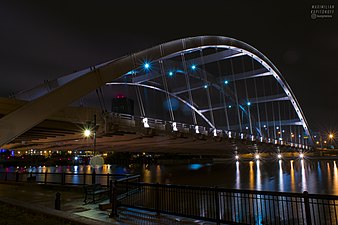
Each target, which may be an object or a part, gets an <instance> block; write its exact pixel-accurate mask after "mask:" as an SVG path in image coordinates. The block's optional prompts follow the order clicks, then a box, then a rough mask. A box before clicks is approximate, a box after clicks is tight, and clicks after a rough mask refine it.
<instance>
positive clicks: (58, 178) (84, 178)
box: [0, 171, 140, 187]
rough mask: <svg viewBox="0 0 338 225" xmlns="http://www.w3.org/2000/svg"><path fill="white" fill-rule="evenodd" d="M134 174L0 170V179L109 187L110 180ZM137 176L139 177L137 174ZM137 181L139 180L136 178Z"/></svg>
mask: <svg viewBox="0 0 338 225" xmlns="http://www.w3.org/2000/svg"><path fill="white" fill-rule="evenodd" d="M130 176H134V175H132V174H110V173H106V174H100V173H95V171H93V173H73V172H62V173H56V172H6V171H4V172H0V181H1V180H2V181H15V182H36V183H44V184H60V185H86V184H101V185H102V186H106V187H109V186H110V182H111V181H115V180H119V179H121V178H126V177H130ZM138 177H140V176H139V175H138ZM138 181H140V180H139V179H138Z"/></svg>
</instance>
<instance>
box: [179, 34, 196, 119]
mask: <svg viewBox="0 0 338 225" xmlns="http://www.w3.org/2000/svg"><path fill="white" fill-rule="evenodd" d="M182 45H183V49H185V39H182ZM181 60H182V65H183V71H184V74H185V76H184V77H185V82H186V84H187V88H188V95H189V103H190V105H194V102H193V99H192V94H191V86H190V80H189V75H188V69H187V63H186V61H185V56H184V53H183V52H182V53H181ZM191 111H192V119H193V123H194V125H197V120H196V114H195V110H191Z"/></svg>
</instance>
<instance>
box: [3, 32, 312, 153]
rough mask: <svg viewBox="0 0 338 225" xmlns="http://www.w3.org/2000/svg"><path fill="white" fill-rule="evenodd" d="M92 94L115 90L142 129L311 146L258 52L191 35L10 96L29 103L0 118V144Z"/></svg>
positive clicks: (292, 104) (294, 107) (282, 84)
mask: <svg viewBox="0 0 338 225" xmlns="http://www.w3.org/2000/svg"><path fill="white" fill-rule="evenodd" d="M95 92H96V94H98V93H101V98H100V104H101V107H103V105H105V104H106V103H107V102H108V103H109V99H110V100H111V98H113V97H115V96H117V95H118V96H120V97H127V98H130V99H133V100H134V102H135V103H136V104H135V114H136V115H137V116H139V117H140V118H142V121H143V126H144V127H145V128H148V126H150V125H149V124H148V121H147V118H157V119H159V120H162V121H169V122H168V123H167V124H170V125H171V129H172V131H174V132H179V131H180V127H179V126H178V124H182V123H184V124H190V125H192V130H193V132H195V133H201V132H202V130H200V129H201V127H203V129H204V130H207V131H208V134H211V135H212V136H214V137H227V138H234V137H238V138H240V139H250V140H252V141H259V142H267V143H272V144H278V145H289V146H296V147H301V148H307V147H308V146H309V145H312V144H313V143H312V138H311V134H310V130H309V127H308V124H307V122H306V119H305V116H304V114H303V112H302V110H301V107H300V105H299V103H298V102H297V100H296V97H295V95H294V94H293V92H292V90H291V88H290V87H289V85H288V84H287V82H286V80H285V79H284V77H283V76H282V74H281V73H280V72H279V71H278V69H277V68H276V66H275V65H274V64H273V63H272V62H271V61H270V60H269V59H268V58H267V57H266V56H264V55H263V54H262V53H261V52H259V51H258V50H257V49H255V48H253V47H252V46H250V45H248V44H246V43H244V42H242V41H239V40H235V39H232V38H227V37H220V36H199V37H192V38H185V39H180V40H175V41H171V42H168V43H164V44H161V45H158V46H155V47H152V48H150V49H147V50H144V51H141V52H138V53H134V54H130V55H127V56H124V57H121V58H118V59H116V60H112V61H109V62H107V63H103V64H100V65H97V66H95V67H90V68H88V69H85V70H82V71H79V72H76V73H73V74H70V75H67V76H63V77H60V78H58V79H56V80H53V81H49V82H46V83H44V84H43V85H40V86H39V87H37V88H35V89H32V90H29V91H26V92H22V93H19V94H17V95H16V96H15V97H16V98H18V99H22V100H27V101H29V103H27V104H25V105H24V106H22V107H21V108H19V109H18V110H16V111H13V112H11V113H9V114H7V115H6V116H4V117H3V118H1V120H0V145H4V144H6V143H9V142H11V141H12V140H13V139H15V138H16V137H18V136H20V135H21V134H23V133H25V132H26V131H28V130H29V129H31V128H32V127H34V126H35V125H37V124H39V123H41V122H42V121H44V120H45V119H47V118H48V117H49V116H50V115H52V114H53V113H56V112H58V111H60V110H61V109H63V108H64V107H66V106H68V105H70V104H72V105H78V104H80V102H81V101H80V100H83V99H85V98H86V96H93V95H95ZM102 93H103V94H102ZM107 93H108V96H107ZM121 95H123V96H121ZM106 97H108V100H107V99H105V98H106ZM88 98H89V97H88ZM79 99H80V100H79ZM51 102H52V103H53V107H50V103H51ZM37 111H38V112H39V113H35V112H37ZM108 111H109V110H108Z"/></svg>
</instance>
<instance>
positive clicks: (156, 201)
mask: <svg viewBox="0 0 338 225" xmlns="http://www.w3.org/2000/svg"><path fill="white" fill-rule="evenodd" d="M155 191H156V197H155V209H156V215H157V216H159V215H160V185H159V183H156V186H155Z"/></svg>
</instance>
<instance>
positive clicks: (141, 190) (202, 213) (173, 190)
mask: <svg viewBox="0 0 338 225" xmlns="http://www.w3.org/2000/svg"><path fill="white" fill-rule="evenodd" d="M114 185H115V190H116V191H115V195H116V196H115V198H116V200H117V203H116V205H117V206H124V207H131V208H138V209H145V210H149V211H153V212H157V213H158V214H160V213H163V214H171V215H177V216H184V217H190V218H195V219H201V220H206V221H212V222H216V223H217V224H220V223H227V224H257V225H260V224H272V225H282V224H283V225H286V224H293V225H305V224H306V225H317V224H318V225H322V224H325V225H326V224H327V225H336V224H338V196H330V195H314V194H308V193H307V192H304V193H285V192H267V191H250V190H233V189H224V188H210V187H192V186H181V185H166V184H149V183H139V182H130V181H123V180H119V181H116V182H115V184H114Z"/></svg>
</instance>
